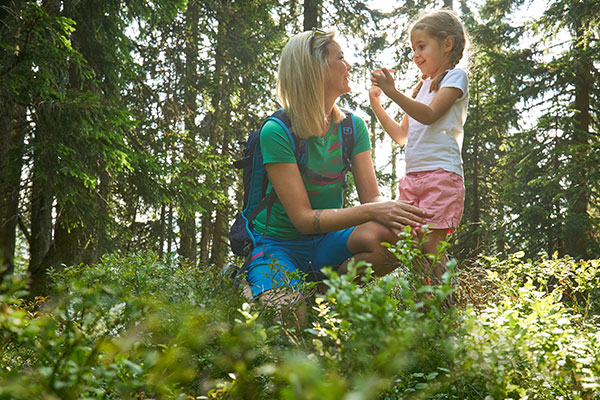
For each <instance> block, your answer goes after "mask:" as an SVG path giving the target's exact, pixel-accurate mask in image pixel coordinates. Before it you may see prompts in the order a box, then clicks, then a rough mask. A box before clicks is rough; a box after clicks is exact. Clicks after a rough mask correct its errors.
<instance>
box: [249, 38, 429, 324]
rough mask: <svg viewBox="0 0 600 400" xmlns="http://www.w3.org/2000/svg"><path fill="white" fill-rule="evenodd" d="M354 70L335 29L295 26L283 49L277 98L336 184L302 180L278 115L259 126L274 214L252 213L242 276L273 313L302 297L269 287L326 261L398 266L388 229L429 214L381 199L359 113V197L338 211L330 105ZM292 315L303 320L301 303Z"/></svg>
mask: <svg viewBox="0 0 600 400" xmlns="http://www.w3.org/2000/svg"><path fill="white" fill-rule="evenodd" d="M351 68H352V67H351V65H350V64H349V63H348V62H347V61H346V60H345V59H344V53H343V51H342V48H341V47H340V45H339V44H338V42H337V41H335V40H334V32H333V31H328V32H324V31H321V30H313V31H308V32H303V33H300V34H298V35H296V36H294V37H292V38H291V39H290V40H289V42H288V43H287V44H286V46H285V48H284V49H283V52H282V54H281V60H280V64H279V71H278V79H277V95H278V98H279V101H280V102H281V104H282V106H283V108H284V109H285V110H286V115H287V116H288V118H289V119H290V120H291V122H292V127H293V131H294V133H295V134H296V135H297V136H298V137H300V138H302V139H304V140H305V141H306V153H307V162H306V165H307V167H308V168H309V169H311V170H313V171H314V172H316V173H318V174H321V175H324V176H327V177H329V178H332V179H331V180H332V182H331V181H330V182H327V183H323V182H315V181H313V180H311V179H309V178H307V177H303V176H302V174H301V172H300V170H299V168H298V164H297V162H296V158H295V156H294V151H293V149H292V144H291V143H290V140H289V139H288V136H287V134H286V133H285V131H284V129H283V128H282V127H281V125H279V124H278V123H277V122H274V121H269V122H267V123H265V124H264V125H263V128H262V130H261V134H260V144H261V149H262V153H263V158H264V164H265V168H266V171H267V174H268V178H269V185H268V188H267V192H269V191H270V190H275V192H276V194H277V200H276V201H275V204H274V205H273V207H272V209H271V211H270V215H267V212H266V210H263V211H262V212H261V213H259V214H258V215H257V217H256V219H255V220H254V229H255V240H256V246H255V248H254V250H253V252H252V254H251V257H250V259H251V261H250V263H249V266H248V269H247V280H248V283H249V284H250V287H251V289H252V294H253V296H254V297H259V299H260V300H261V301H263V302H265V301H266V302H269V303H272V304H274V305H276V306H278V307H277V308H278V309H279V310H283V309H284V307H282V306H284V305H289V304H290V303H294V302H298V300H301V299H302V294H301V293H300V292H299V291H298V292H296V293H294V294H289V291H288V292H287V293H288V294H285V295H281V293H277V291H276V290H274V289H277V288H280V287H292V288H299V283H300V280H299V279H298V278H297V277H298V276H304V275H305V274H307V275H308V277H307V279H309V280H315V281H316V280H319V279H321V278H322V274H321V273H320V269H321V268H323V267H325V266H331V267H332V268H333V269H334V270H337V271H338V272H339V273H344V272H346V268H347V263H348V262H349V261H350V259H354V260H355V261H366V262H368V263H370V264H371V265H372V268H373V270H374V272H375V274H377V275H379V276H382V275H385V274H387V273H389V272H391V271H392V270H393V269H394V265H393V263H392V262H390V260H389V257H390V254H389V252H388V251H387V249H386V248H384V247H383V246H381V243H382V242H388V243H395V242H396V240H397V239H398V238H397V235H396V234H395V233H394V232H396V233H398V232H400V231H401V230H402V229H403V228H404V226H405V225H411V226H413V227H419V226H420V224H422V223H423V221H424V220H423V218H424V217H429V216H431V215H429V214H427V213H426V212H424V211H422V210H420V209H418V208H417V207H414V206H412V205H411V204H410V203H408V202H405V201H399V200H385V199H383V198H382V197H381V195H380V192H379V188H378V186H377V181H376V178H375V171H374V169H373V164H372V162H371V152H370V140H369V134H368V131H367V128H366V126H365V123H364V122H363V121H362V119H360V118H359V117H356V116H355V117H354V118H355V133H356V139H355V143H354V148H353V152H352V172H353V175H354V180H355V183H356V188H357V190H358V195H359V199H360V202H361V204H360V205H358V206H354V207H350V208H345V209H344V208H342V206H343V198H342V190H343V189H342V184H343V179H342V176H341V175H342V174H343V173H342V167H343V165H342V164H343V163H342V162H341V158H342V149H341V146H340V136H341V135H340V134H339V133H338V132H337V129H338V123H339V122H340V121H342V120H343V119H344V117H345V114H344V112H342V111H341V110H340V109H339V108H338V107H337V105H336V104H335V102H336V100H337V99H338V97H339V96H341V95H342V94H344V93H347V92H349V91H350V90H351V89H350V86H349V80H348V78H349V71H350V69H351ZM336 177H339V178H340V179H335V178H336ZM294 275H296V277H295V278H294V277H293V276H294ZM290 276H292V278H291V279H290ZM285 308H287V309H289V307H285ZM297 317H298V318H299V319H300V321H301V323H302V320H303V318H304V317H303V308H301V311H300V312H299V313H298V315H297Z"/></svg>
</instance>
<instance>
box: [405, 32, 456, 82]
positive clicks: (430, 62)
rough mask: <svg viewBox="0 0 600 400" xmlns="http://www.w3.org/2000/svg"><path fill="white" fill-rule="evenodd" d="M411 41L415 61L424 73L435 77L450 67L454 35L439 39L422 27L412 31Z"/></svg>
mask: <svg viewBox="0 0 600 400" xmlns="http://www.w3.org/2000/svg"><path fill="white" fill-rule="evenodd" d="M410 42H411V44H412V49H413V61H414V62H415V64H416V65H417V67H418V68H419V69H420V70H421V72H422V73H423V75H426V76H427V77H429V78H434V77H435V76H437V75H439V74H441V73H442V72H444V71H446V70H447V69H448V66H449V64H450V51H451V50H452V45H453V43H454V42H453V38H452V37H447V38H446V39H444V40H438V39H437V38H434V37H432V36H430V35H429V34H428V33H427V32H425V31H424V30H422V29H415V30H414V31H412V32H411V35H410Z"/></svg>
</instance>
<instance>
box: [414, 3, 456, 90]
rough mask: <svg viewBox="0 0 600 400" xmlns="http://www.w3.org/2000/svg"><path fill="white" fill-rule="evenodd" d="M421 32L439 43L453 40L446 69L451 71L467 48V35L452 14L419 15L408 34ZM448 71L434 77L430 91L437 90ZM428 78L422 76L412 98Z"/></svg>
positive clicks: (440, 11)
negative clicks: (450, 38) (449, 39)
mask: <svg viewBox="0 0 600 400" xmlns="http://www.w3.org/2000/svg"><path fill="white" fill-rule="evenodd" d="M416 30H422V31H424V32H425V33H427V34H428V35H429V36H431V37H433V38H435V39H437V40H438V41H439V42H440V43H441V42H442V41H444V40H445V39H446V38H448V37H452V38H453V45H452V49H451V50H450V63H449V65H448V69H449V70H450V69H453V68H454V67H456V65H457V64H458V63H459V62H460V60H461V59H462V57H463V54H464V52H465V49H466V47H467V40H468V35H467V32H466V31H465V28H464V26H463V24H462V22H460V20H459V19H458V17H457V16H456V14H454V12H452V11H450V10H439V11H434V12H431V13H426V14H423V15H421V16H420V17H419V18H418V19H417V20H416V21H415V22H414V23H413V24H412V25H411V27H410V30H409V32H410V34H411V35H412V34H413V32H414V31H416ZM447 73H448V71H446V72H444V73H443V74H439V75H438V76H436V77H435V78H434V79H433V81H432V82H431V87H430V89H429V90H430V91H436V90H438V89H439V85H440V83H441V81H442V79H444V77H445V76H446V74H447ZM426 78H428V77H427V76H423V77H422V79H421V81H420V82H419V84H418V85H417V87H415V89H414V90H413V98H414V97H416V96H417V94H418V93H419V90H420V89H421V86H423V80H424V79H426Z"/></svg>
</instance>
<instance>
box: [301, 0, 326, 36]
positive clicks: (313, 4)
mask: <svg viewBox="0 0 600 400" xmlns="http://www.w3.org/2000/svg"><path fill="white" fill-rule="evenodd" d="M322 7H323V0H304V30H305V31H309V30H311V29H313V28H319V27H320V25H321V13H322Z"/></svg>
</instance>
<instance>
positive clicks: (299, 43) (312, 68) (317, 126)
mask: <svg viewBox="0 0 600 400" xmlns="http://www.w3.org/2000/svg"><path fill="white" fill-rule="evenodd" d="M334 35H335V31H333V30H329V31H326V32H324V31H320V30H318V31H306V32H302V33H299V34H297V35H295V36H293V37H292V38H291V39H290V40H289V41H288V42H287V44H286V45H285V47H284V48H283V52H282V53H281V59H280V61H279V69H278V71H277V98H278V99H279V102H280V103H281V105H282V107H283V108H284V109H285V110H286V113H287V115H288V117H289V118H290V121H291V122H292V126H293V127H294V133H295V134H296V135H297V136H298V137H300V138H303V139H306V138H309V137H311V136H321V135H322V134H323V132H324V130H325V129H327V125H328V123H330V122H329V118H328V117H329V116H328V115H327V114H326V113H325V73H326V70H327V68H328V67H329V64H328V61H327V60H328V56H329V44H330V43H331V42H332V40H333V37H334ZM311 47H312V48H311ZM332 117H333V121H334V122H335V123H338V122H340V121H341V120H342V119H344V114H343V113H342V111H341V110H340V109H339V108H338V107H337V106H336V105H335V104H334V106H333V111H332Z"/></svg>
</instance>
